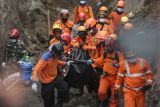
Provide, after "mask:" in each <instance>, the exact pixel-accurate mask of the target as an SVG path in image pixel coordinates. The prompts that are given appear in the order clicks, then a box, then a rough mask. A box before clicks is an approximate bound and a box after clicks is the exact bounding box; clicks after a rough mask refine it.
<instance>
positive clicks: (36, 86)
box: [32, 82, 38, 92]
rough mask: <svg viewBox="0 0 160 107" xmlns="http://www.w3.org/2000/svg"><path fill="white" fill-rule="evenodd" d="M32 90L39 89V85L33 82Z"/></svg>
mask: <svg viewBox="0 0 160 107" xmlns="http://www.w3.org/2000/svg"><path fill="white" fill-rule="evenodd" d="M32 90H33V91H34V92H37V90H38V85H37V83H35V82H34V83H33V84H32Z"/></svg>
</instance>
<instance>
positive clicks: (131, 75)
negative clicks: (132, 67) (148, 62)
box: [125, 73, 145, 77]
mask: <svg viewBox="0 0 160 107" xmlns="http://www.w3.org/2000/svg"><path fill="white" fill-rule="evenodd" d="M144 75H145V74H144V73H136V74H127V73H126V74H125V76H126V77H140V76H144Z"/></svg>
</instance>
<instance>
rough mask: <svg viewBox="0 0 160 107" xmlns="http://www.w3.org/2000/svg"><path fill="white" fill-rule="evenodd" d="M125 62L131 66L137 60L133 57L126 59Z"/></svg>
mask: <svg viewBox="0 0 160 107" xmlns="http://www.w3.org/2000/svg"><path fill="white" fill-rule="evenodd" d="M127 61H128V62H129V63H131V64H135V63H136V61H137V58H136V57H133V58H128V59H127Z"/></svg>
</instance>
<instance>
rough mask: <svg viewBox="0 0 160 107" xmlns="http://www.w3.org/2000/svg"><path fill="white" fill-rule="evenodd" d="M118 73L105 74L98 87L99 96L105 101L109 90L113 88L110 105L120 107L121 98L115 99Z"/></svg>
mask: <svg viewBox="0 0 160 107" xmlns="http://www.w3.org/2000/svg"><path fill="white" fill-rule="evenodd" d="M116 78H117V75H113V76H111V75H110V76H105V77H103V78H101V79H100V85H99V89H98V96H99V98H100V100H101V101H102V102H103V101H104V100H105V99H106V98H107V91H108V90H109V88H111V102H110V107H119V100H115V99H114V91H115V81H116Z"/></svg>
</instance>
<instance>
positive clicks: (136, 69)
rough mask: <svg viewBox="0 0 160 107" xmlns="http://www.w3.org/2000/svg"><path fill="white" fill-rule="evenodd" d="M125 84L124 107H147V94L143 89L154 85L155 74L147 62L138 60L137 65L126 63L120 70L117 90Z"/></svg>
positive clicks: (116, 85)
mask: <svg viewBox="0 0 160 107" xmlns="http://www.w3.org/2000/svg"><path fill="white" fill-rule="evenodd" d="M122 82H124V86H125V89H124V107H128V105H129V107H146V101H145V93H144V92H143V91H141V88H142V87H143V86H144V85H145V84H152V82H153V74H152V71H151V69H150V67H149V65H148V63H147V61H146V60H144V59H142V58H138V59H137V62H136V64H130V63H128V62H127V61H124V62H123V63H122V64H121V65H120V68H119V72H118V76H117V80H116V84H115V88H116V89H119V88H120V87H121V85H122Z"/></svg>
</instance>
